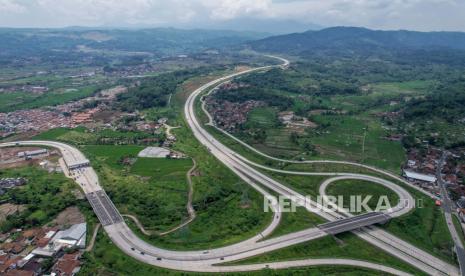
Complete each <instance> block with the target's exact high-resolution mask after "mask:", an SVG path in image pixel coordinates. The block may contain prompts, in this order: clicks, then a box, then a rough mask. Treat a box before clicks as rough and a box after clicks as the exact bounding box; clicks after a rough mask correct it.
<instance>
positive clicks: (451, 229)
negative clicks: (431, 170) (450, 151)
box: [436, 151, 465, 275]
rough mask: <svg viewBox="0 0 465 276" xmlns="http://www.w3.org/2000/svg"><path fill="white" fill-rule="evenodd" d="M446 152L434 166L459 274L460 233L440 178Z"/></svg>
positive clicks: (463, 267)
mask: <svg viewBox="0 0 465 276" xmlns="http://www.w3.org/2000/svg"><path fill="white" fill-rule="evenodd" d="M446 158H447V152H446V151H444V152H443V153H442V156H441V159H440V160H439V164H438V166H437V168H436V177H437V179H438V185H439V187H440V188H441V198H442V209H443V210H444V216H445V217H446V222H447V227H448V228H449V232H450V235H451V237H452V240H453V241H454V245H455V252H456V254H457V260H458V261H459V265H460V273H461V275H465V250H464V246H463V243H462V240H461V239H460V236H459V235H461V233H458V232H457V228H455V225H454V221H453V218H452V212H453V206H454V202H452V200H451V199H450V198H449V193H448V192H447V187H446V183H445V182H444V179H443V178H442V169H443V167H444V164H445V162H446Z"/></svg>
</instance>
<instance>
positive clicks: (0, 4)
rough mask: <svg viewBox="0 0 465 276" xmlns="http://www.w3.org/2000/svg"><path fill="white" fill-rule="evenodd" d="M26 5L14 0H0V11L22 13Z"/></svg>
mask: <svg viewBox="0 0 465 276" xmlns="http://www.w3.org/2000/svg"><path fill="white" fill-rule="evenodd" d="M25 11H26V7H24V6H23V5H21V4H18V3H16V1H14V0H0V13H23V12H25Z"/></svg>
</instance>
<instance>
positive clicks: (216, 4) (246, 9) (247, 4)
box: [201, 0, 272, 20]
mask: <svg viewBox="0 0 465 276" xmlns="http://www.w3.org/2000/svg"><path fill="white" fill-rule="evenodd" d="M201 3H202V4H203V5H204V6H205V8H206V9H207V11H209V12H208V13H209V16H210V17H211V18H212V19H217V20H227V19H233V18H236V17H240V16H253V15H264V14H266V13H267V12H269V11H270V9H271V6H272V1H271V0H255V1H250V0H203V1H201Z"/></svg>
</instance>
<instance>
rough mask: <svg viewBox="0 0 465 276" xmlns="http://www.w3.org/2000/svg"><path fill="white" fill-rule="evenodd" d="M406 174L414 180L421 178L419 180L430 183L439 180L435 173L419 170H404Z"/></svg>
mask: <svg viewBox="0 0 465 276" xmlns="http://www.w3.org/2000/svg"><path fill="white" fill-rule="evenodd" d="M404 175H405V177H406V178H407V179H409V180H414V181H415V180H419V181H423V182H428V183H436V181H437V178H436V176H434V175H428V174H422V173H417V172H414V171H410V170H404Z"/></svg>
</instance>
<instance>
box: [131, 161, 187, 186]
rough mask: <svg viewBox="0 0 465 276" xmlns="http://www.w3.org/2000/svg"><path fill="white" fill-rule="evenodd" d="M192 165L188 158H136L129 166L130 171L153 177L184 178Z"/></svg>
mask: <svg viewBox="0 0 465 276" xmlns="http://www.w3.org/2000/svg"><path fill="white" fill-rule="evenodd" d="M191 167H192V161H191V160H190V159H166V158H137V161H136V163H134V165H133V166H131V173H133V174H137V175H141V176H150V177H152V178H154V179H158V180H164V179H171V180H173V179H176V180H179V181H181V180H185V178H186V173H185V172H187V171H188V170H190V168H191Z"/></svg>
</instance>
